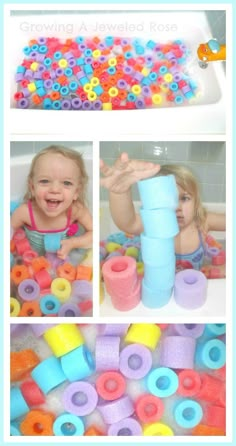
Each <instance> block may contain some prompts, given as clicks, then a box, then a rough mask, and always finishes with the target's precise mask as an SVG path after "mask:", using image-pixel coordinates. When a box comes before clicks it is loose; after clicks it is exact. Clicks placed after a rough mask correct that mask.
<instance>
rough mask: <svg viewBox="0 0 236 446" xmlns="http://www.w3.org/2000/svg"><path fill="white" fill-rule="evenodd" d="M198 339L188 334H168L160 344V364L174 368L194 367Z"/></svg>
mask: <svg viewBox="0 0 236 446" xmlns="http://www.w3.org/2000/svg"><path fill="white" fill-rule="evenodd" d="M195 349H196V340H195V339H194V338H191V337H187V336H167V337H166V338H165V339H163V341H162V342H161V346H160V361H159V363H160V365H161V366H163V367H169V368H173V369H193V368H194V356H195Z"/></svg>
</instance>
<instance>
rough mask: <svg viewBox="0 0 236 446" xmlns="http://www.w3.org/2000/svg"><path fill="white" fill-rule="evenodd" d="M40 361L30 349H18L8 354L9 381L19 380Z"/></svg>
mask: <svg viewBox="0 0 236 446" xmlns="http://www.w3.org/2000/svg"><path fill="white" fill-rule="evenodd" d="M39 363H40V359H39V357H38V356H37V355H36V353H35V352H34V351H33V350H31V349H27V350H20V351H19V352H11V354H10V379H11V382H16V381H21V380H22V379H24V378H26V377H27V376H28V374H29V373H30V372H31V371H32V370H33V369H34V368H35V367H36V365H38V364H39Z"/></svg>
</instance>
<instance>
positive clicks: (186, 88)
mask: <svg viewBox="0 0 236 446" xmlns="http://www.w3.org/2000/svg"><path fill="white" fill-rule="evenodd" d="M181 90H182V92H183V93H184V94H186V93H188V92H189V91H191V88H190V87H189V86H188V85H185V86H184V87H182V88H181Z"/></svg>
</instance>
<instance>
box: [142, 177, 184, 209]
mask: <svg viewBox="0 0 236 446" xmlns="http://www.w3.org/2000/svg"><path fill="white" fill-rule="evenodd" d="M138 190H139V194H140V199H141V202H142V205H143V207H144V208H145V209H157V208H169V209H173V210H175V209H176V208H177V206H178V199H179V194H178V189H177V186H176V181H175V177H174V175H163V176H155V177H152V178H148V179H145V180H140V181H138Z"/></svg>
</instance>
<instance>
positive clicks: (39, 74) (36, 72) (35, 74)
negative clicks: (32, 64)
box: [34, 71, 42, 80]
mask: <svg viewBox="0 0 236 446" xmlns="http://www.w3.org/2000/svg"><path fill="white" fill-rule="evenodd" d="M40 79H42V73H40V71H35V73H34V80H40Z"/></svg>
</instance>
